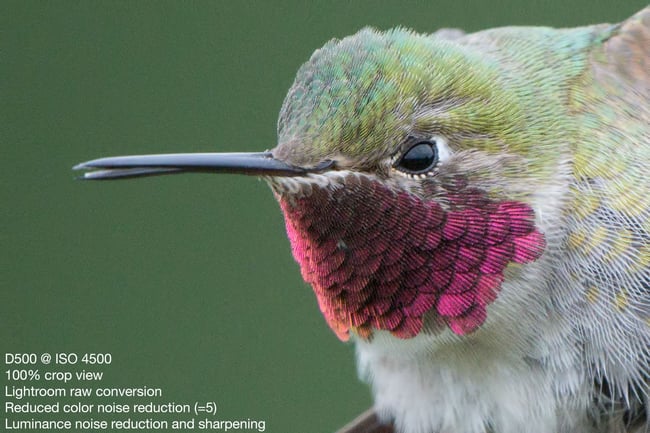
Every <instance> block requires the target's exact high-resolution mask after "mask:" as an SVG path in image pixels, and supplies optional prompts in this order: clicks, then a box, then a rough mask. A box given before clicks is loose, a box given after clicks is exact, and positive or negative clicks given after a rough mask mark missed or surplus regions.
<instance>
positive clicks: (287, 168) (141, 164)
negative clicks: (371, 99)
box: [73, 152, 334, 180]
mask: <svg viewBox="0 0 650 433" xmlns="http://www.w3.org/2000/svg"><path fill="white" fill-rule="evenodd" d="M333 165H334V162H333V161H323V162H321V163H320V164H318V165H316V166H314V167H309V168H307V167H296V166H293V165H289V164H287V163H285V162H283V161H280V160H278V159H275V158H274V157H273V155H272V154H271V152H259V153H243V152H242V153H168V154H160V155H133V156H114V157H109V158H100V159H94V160H92V161H87V162H82V163H81V164H77V165H75V166H74V167H73V169H74V170H89V171H87V172H86V173H84V174H83V176H81V177H80V178H81V179H87V180H113V179H128V178H132V177H144V176H157V175H162V174H179V173H238V174H247V175H250V176H304V175H306V174H308V173H319V172H323V171H326V170H328V169H331V168H332V167H333Z"/></svg>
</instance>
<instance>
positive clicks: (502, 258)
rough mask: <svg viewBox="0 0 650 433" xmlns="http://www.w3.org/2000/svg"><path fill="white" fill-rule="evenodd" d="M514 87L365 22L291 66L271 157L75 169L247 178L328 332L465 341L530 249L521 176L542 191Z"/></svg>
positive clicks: (537, 246)
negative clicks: (254, 179)
mask: <svg viewBox="0 0 650 433" xmlns="http://www.w3.org/2000/svg"><path fill="white" fill-rule="evenodd" d="M520 89H521V88H520V87H518V86H513V85H512V80H511V79H509V78H508V77H507V76H506V77H504V76H503V73H502V71H500V69H499V67H498V65H497V64H494V63H492V62H490V61H486V60H485V58H483V57H482V56H481V55H480V53H477V52H474V51H472V50H471V49H468V48H466V47H462V46H460V45H458V44H456V43H454V42H453V41H446V40H440V39H436V38H435V37H431V36H423V35H418V34H415V33H412V32H410V31H407V30H402V29H396V30H391V31H388V32H384V33H381V32H378V31H375V30H372V29H364V30H361V31H360V32H359V33H357V34H355V35H353V36H351V37H348V38H345V39H343V40H340V41H339V40H333V41H330V42H328V43H327V44H326V45H325V46H324V47H323V48H321V49H320V50H317V51H316V52H315V53H314V54H313V56H312V57H311V59H310V60H309V61H308V62H307V63H305V64H304V65H303V66H302V67H301V68H300V70H299V71H298V74H297V77H296V80H295V82H294V84H293V85H292V87H291V89H290V90H289V93H288V95H287V97H286V99H285V101H284V104H283V107H282V110H281V112H280V118H279V121H278V139H279V144H278V145H277V147H275V148H274V149H273V150H271V151H270V152H266V153H259V154H240V153H238V154H172V155H153V156H151V155H149V156H135V157H116V158H105V159H100V160H95V161H90V162H87V163H84V164H80V165H79V166H77V168H83V169H95V170H96V171H90V172H87V173H86V174H85V178H88V179H113V178H122V177H135V176H146V175H152V174H167V173H179V172H187V171H214V172H236V173H244V174H253V175H258V176H262V177H264V178H265V179H266V180H267V181H268V182H269V184H270V185H271V188H272V189H273V191H274V194H275V195H276V197H277V199H278V201H279V203H280V206H281V209H282V212H283V214H284V217H285V222H286V229H287V233H288V236H289V239H290V242H291V247H292V252H293V255H294V257H295V258H296V260H297V261H298V263H299V264H300V269H301V273H302V276H303V278H304V279H305V281H307V282H308V283H310V284H311V285H312V287H313V289H314V292H315V294H316V297H317V299H318V303H319V306H320V309H321V311H322V312H323V314H324V316H325V319H326V321H327V323H328V324H329V326H330V327H331V328H332V329H333V330H334V332H335V333H336V334H337V335H338V336H339V338H341V339H343V340H346V339H348V338H349V335H350V333H351V332H352V333H354V334H356V335H357V336H359V337H360V338H370V337H371V336H372V334H373V332H374V331H375V330H384V331H388V332H390V333H392V334H393V335H395V336H397V337H399V338H410V337H414V336H416V335H417V334H419V333H420V332H421V331H423V330H426V331H430V332H433V330H436V329H444V328H445V327H448V328H450V329H451V330H452V331H453V332H454V333H456V334H458V335H466V334H469V333H472V332H473V331H475V330H477V329H478V328H479V327H480V326H481V325H482V324H483V323H484V321H485V320H486V317H487V310H488V308H487V307H488V306H489V305H490V304H491V303H492V302H493V301H495V299H497V296H498V294H499V290H500V288H501V285H502V282H503V281H504V278H506V277H507V274H508V272H510V270H511V269H513V268H516V267H517V265H518V264H525V263H528V262H531V261H534V260H536V259H537V258H539V257H540V255H541V254H542V252H543V250H544V248H545V238H544V235H543V234H542V233H541V231H540V229H539V228H538V227H537V226H536V223H535V220H536V214H535V211H534V207H535V206H534V202H535V200H537V198H536V197H535V188H534V187H533V186H532V184H533V183H537V184H543V183H544V182H545V180H544V179H545V178H547V177H550V173H551V167H553V165H554V163H555V161H553V160H549V158H551V157H549V152H545V153H542V152H540V150H539V149H537V147H536V146H538V145H540V143H542V144H543V143H544V142H546V141H548V137H545V136H543V134H538V132H537V131H538V129H537V127H536V126H535V119H534V116H530V115H526V114H525V113H530V112H531V111H530V110H529V109H528V108H529V107H524V105H526V104H525V103H524V102H523V101H524V100H525V98H522V95H521V91H520ZM540 98H541V99H540V101H538V102H540V108H539V109H538V112H539V113H541V114H540V115H542V116H544V115H545V114H544V110H545V109H546V108H544V103H545V101H544V100H543V97H540ZM560 157H561V155H560V154H559V153H558V156H557V158H560ZM536 158H537V159H536ZM531 161H537V162H536V163H535V164H531ZM539 161H543V163H540V162H539ZM538 186H539V185H538Z"/></svg>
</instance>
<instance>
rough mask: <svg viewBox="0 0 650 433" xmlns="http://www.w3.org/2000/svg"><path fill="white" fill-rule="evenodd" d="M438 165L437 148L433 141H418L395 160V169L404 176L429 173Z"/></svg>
mask: <svg viewBox="0 0 650 433" xmlns="http://www.w3.org/2000/svg"><path fill="white" fill-rule="evenodd" d="M437 163H438V147H437V146H436V142H435V141H420V142H418V143H416V144H414V145H413V146H411V148H410V149H409V150H407V151H406V152H405V153H404V155H402V157H401V158H400V159H399V160H397V164H395V168H396V169H398V170H400V171H403V172H404V173H406V174H424V173H428V172H430V171H431V170H432V169H433V168H434V167H435V165H436V164H437Z"/></svg>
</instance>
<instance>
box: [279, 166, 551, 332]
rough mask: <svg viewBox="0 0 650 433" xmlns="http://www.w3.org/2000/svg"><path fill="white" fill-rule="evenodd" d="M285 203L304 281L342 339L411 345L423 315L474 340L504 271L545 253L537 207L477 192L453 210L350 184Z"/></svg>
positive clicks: (372, 184) (361, 180)
mask: <svg viewBox="0 0 650 433" xmlns="http://www.w3.org/2000/svg"><path fill="white" fill-rule="evenodd" d="M279 200H280V206H281V208H282V212H283V213H284V217H285V223H286V228H287V234H288V236H289V240H290V242H291V248H292V252H293V255H294V257H295V259H296V260H297V261H298V263H299V264H300V270H301V273H302V276H303V278H304V280H305V281H307V282H308V283H309V284H311V286H312V287H313V289H314V292H315V293H316V297H317V298H318V304H319V306H320V309H321V311H322V313H323V315H324V316H325V320H326V321H327V323H328V325H329V326H330V327H331V328H332V330H333V331H334V332H335V333H336V335H337V336H338V337H339V338H340V339H341V340H347V339H348V338H349V333H350V330H354V331H355V332H356V333H357V334H358V335H360V336H361V337H363V338H369V337H370V336H371V335H372V329H373V328H374V329H381V330H387V331H390V332H391V333H392V334H393V335H395V336H397V337H400V338H411V337H414V336H416V335H417V334H418V333H419V332H420V331H421V330H422V327H423V325H424V316H425V314H434V315H435V317H436V319H437V320H442V321H443V322H444V323H446V324H447V326H448V327H449V328H450V329H451V330H452V331H453V332H454V333H456V334H458V335H465V334H468V333H471V332H473V331H475V330H476V329H478V328H479V327H480V326H481V324H483V322H484V321H485V319H486V317H487V311H486V307H487V305H489V304H490V303H492V302H493V301H494V300H495V299H496V297H497V295H498V292H499V289H500V287H501V283H502V282H503V277H504V275H503V274H504V270H505V268H506V266H507V265H508V264H509V263H511V262H514V263H527V262H531V261H534V260H536V259H537V258H539V256H540V255H541V254H542V252H543V250H544V247H545V241H544V235H543V234H542V233H540V232H539V231H538V230H537V229H536V228H535V224H534V212H533V210H532V208H531V207H530V206H528V205H527V204H525V203H521V202H516V201H501V202H497V201H492V200H489V199H487V198H486V197H485V196H484V194H483V193H482V192H481V191H479V190H473V191H469V192H468V191H465V192H463V194H462V196H456V197H454V196H451V195H450V196H449V197H448V201H449V202H451V203H452V205H451V206H450V209H449V210H445V209H443V208H442V206H440V204H438V203H437V202H436V201H433V200H431V201H424V200H422V199H420V198H419V197H418V196H415V195H413V194H410V193H408V192H406V191H399V192H396V191H393V190H391V189H389V188H388V187H387V186H385V185H384V184H382V183H380V182H378V181H373V180H371V179H370V178H369V177H367V176H354V175H352V176H348V178H347V179H346V183H345V185H344V186H342V187H339V188H323V187H319V186H316V185H314V186H313V187H312V193H311V194H310V195H309V196H306V197H301V198H296V197H293V198H288V197H285V196H282V195H280V197H279ZM454 202H456V203H458V205H454V204H453V203H454ZM461 204H462V206H460V205H461Z"/></svg>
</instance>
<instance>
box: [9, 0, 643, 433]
mask: <svg viewBox="0 0 650 433" xmlns="http://www.w3.org/2000/svg"><path fill="white" fill-rule="evenodd" d="M644 4H645V1H627V2H612V1H600V2H594V1H586V0H585V1H574V2H571V1H566V0H563V1H537V2H521V1H509V2H505V1H502V2H487V1H485V2H471V3H468V2H460V1H452V0H444V1H427V2H424V1H420V2H402V1H399V2H398V1H394V2H378V1H357V2H354V3H348V2H331V1H327V2H308V1H294V2H270V1H254V2H245V1H239V2H217V1H210V2H208V1H192V2H190V1H185V2H180V1H179V2H144V1H138V2H70V1H67V2H24V1H21V2H14V1H10V2H7V1H4V2H2V4H1V6H0V24H1V29H2V37H1V39H2V42H1V43H2V48H1V53H0V59H1V81H0V83H1V86H2V89H1V90H2V92H1V98H2V106H1V110H2V122H1V125H2V128H1V134H2V136H1V146H2V172H3V173H2V177H3V179H2V198H3V200H2V203H3V211H2V220H1V226H2V232H1V239H2V260H1V266H2V274H1V277H0V281H1V284H2V287H1V296H2V297H1V299H2V301H0V320H1V325H2V326H1V327H0V332H1V337H0V344H1V348H2V353H3V354H4V353H5V352H37V353H41V352H52V353H54V352H77V353H83V352H109V353H112V354H113V364H112V365H111V366H110V367H106V368H103V369H101V370H103V371H105V379H104V381H103V386H142V385H147V386H157V387H161V388H163V392H164V398H163V399H160V400H161V401H177V402H184V401H189V402H193V401H195V400H210V401H216V402H217V404H218V405H219V414H218V418H222V419H237V418H247V417H249V418H252V419H262V420H265V421H266V426H267V428H266V431H268V432H288V433H292V432H331V431H333V430H335V429H336V428H338V427H340V426H342V425H343V424H344V423H345V422H347V421H349V420H350V419H351V418H352V417H354V416H355V415H356V414H358V413H359V412H361V411H362V410H364V409H365V408H367V407H368V406H369V405H370V404H371V399H370V393H369V391H368V389H367V388H366V386H365V385H363V384H361V383H359V381H358V379H357V377H356V370H355V366H354V351H353V348H352V347H351V346H350V345H348V344H342V343H340V342H339V341H338V340H337V339H336V337H335V336H334V335H333V333H332V332H330V331H329V329H328V328H327V326H326V324H325V322H324V320H323V319H322V317H321V316H320V313H319V311H318V307H317V305H316V301H315V298H314V296H313V294H312V292H311V289H310V288H309V287H308V286H307V285H306V284H305V283H303V282H302V280H301V278H300V273H299V269H298V266H297V265H296V264H295V263H294V261H293V259H292V257H291V254H290V250H289V244H288V241H287V240H286V238H285V234H284V225H283V221H282V217H281V214H280V212H279V211H278V207H277V205H276V203H275V202H274V199H273V197H272V195H271V193H270V191H269V189H268V188H267V186H266V185H265V184H263V183H261V182H258V181H256V180H255V179H251V178H239V177H235V176H220V177H217V176H209V175H188V176H177V177H174V176H172V177H161V178H151V179H144V180H140V181H130V182H126V181H125V182H116V183H81V182H76V181H74V180H73V177H74V175H73V173H72V172H71V170H70V168H71V167H72V165H73V164H75V163H77V162H80V161H84V160H88V159H92V158H96V157H100V156H108V155H119V154H138V153H153V152H175V151H180V152H193V151H194V152H196V151H247V150H250V151H261V150H264V149H267V148H271V147H273V146H274V145H275V139H276V136H275V124H276V117H277V113H278V110H279V108H280V105H281V103H282V100H283V97H284V94H285V92H286V90H287V89H288V88H289V86H290V85H291V83H292V81H293V75H294V73H295V71H296V69H297V68H298V67H299V66H300V64H301V63H302V62H304V61H305V60H307V59H308V57H309V56H310V54H311V53H312V52H313V51H314V50H315V49H316V48H318V47H320V46H321V45H323V44H324V43H325V42H326V41H327V40H328V39H330V38H332V37H343V36H346V35H349V34H351V33H354V32H355V31H357V30H358V29H360V28H361V27H364V26H368V25H370V26H375V27H378V28H380V29H386V28H390V27H393V26H397V25H401V26H406V27H410V28H413V29H415V30H417V31H420V32H430V31H433V30H435V29H437V28H439V27H461V28H464V29H466V30H471V31H473V30H479V29H483V28H488V27H494V26H501V25H508V24H519V25H553V26H576V25H581V24H589V23H599V22H615V21H620V20H622V19H624V18H626V17H628V16H630V15H632V14H633V13H634V12H636V11H637V10H639V9H640V8H642V7H643V6H644ZM80 368H81V367H79V368H77V370H80ZM5 370H6V366H5ZM75 371H76V370H75ZM3 381H4V382H3V385H6V384H7V382H6V377H5V376H4V375H3ZM43 383H44V382H43V381H41V382H40V383H37V384H36V385H43ZM12 384H15V383H12ZM3 388H4V386H3ZM441 392H444V390H442V391H441ZM118 400H119V399H118ZM122 400H124V399H122ZM3 406H4V405H3ZM12 418H14V419H19V418H20V417H17V416H13V417H12ZM37 418H38V417H37ZM79 418H84V416H80V417H79ZM86 418H87V417H86ZM96 418H100V417H98V416H96ZM122 418H124V417H122ZM172 418H173V417H172ZM180 418H181V419H182V417H180ZM72 419H74V417H72Z"/></svg>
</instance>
